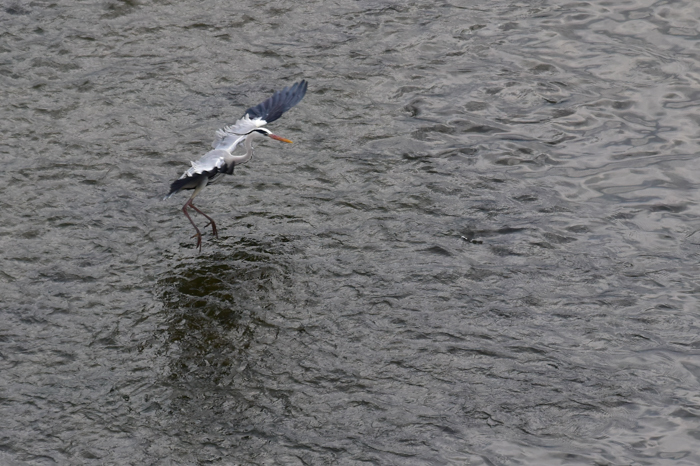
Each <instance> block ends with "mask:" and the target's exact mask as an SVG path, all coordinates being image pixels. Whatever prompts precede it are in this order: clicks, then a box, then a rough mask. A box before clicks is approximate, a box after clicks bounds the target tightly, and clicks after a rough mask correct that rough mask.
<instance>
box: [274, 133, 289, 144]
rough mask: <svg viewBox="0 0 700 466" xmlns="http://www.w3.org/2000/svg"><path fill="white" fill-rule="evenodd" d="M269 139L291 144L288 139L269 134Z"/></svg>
mask: <svg viewBox="0 0 700 466" xmlns="http://www.w3.org/2000/svg"><path fill="white" fill-rule="evenodd" d="M270 137H271V138H272V139H277V140H278V141H282V142H288V143H290V144H291V143H292V141H290V140H289V139H285V138H283V137H280V136H277V135H276V134H270Z"/></svg>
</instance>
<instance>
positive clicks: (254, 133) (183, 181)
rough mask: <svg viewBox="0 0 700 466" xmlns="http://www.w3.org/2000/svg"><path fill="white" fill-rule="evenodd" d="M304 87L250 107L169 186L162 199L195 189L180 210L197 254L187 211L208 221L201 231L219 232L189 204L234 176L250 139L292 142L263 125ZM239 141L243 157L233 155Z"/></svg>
mask: <svg viewBox="0 0 700 466" xmlns="http://www.w3.org/2000/svg"><path fill="white" fill-rule="evenodd" d="M306 88H307V82H306V80H303V79H302V80H301V81H299V82H298V83H294V84H293V85H291V86H289V87H285V88H284V89H282V90H281V91H277V92H275V93H274V94H273V95H272V97H270V98H269V99H267V100H265V101H264V102H262V103H260V104H258V105H256V106H255V107H250V108H249V109H248V110H246V112H245V115H243V118H241V119H239V120H238V121H236V123H234V124H233V125H231V126H225V127H224V128H223V129H220V130H218V131H217V132H216V139H215V140H214V142H213V143H212V147H213V148H214V150H212V151H209V152H207V153H206V154H205V155H204V156H203V157H202V158H201V159H199V160H198V161H196V162H191V163H192V166H191V167H190V168H189V169H188V170H187V171H186V172H185V173H184V174H183V175H182V176H181V177H180V178H178V179H177V180H175V181H173V183H172V184H171V185H170V192H169V193H168V194H167V195H166V196H165V198H164V199H167V198H169V197H170V196H172V195H173V194H175V193H178V192H180V191H182V190H185V189H193V190H194V192H193V193H192V195H191V196H190V198H189V199H188V200H187V202H185V205H184V206H182V211H183V212H184V213H185V216H186V217H187V219H188V220H189V221H190V223H191V224H192V226H193V227H194V229H195V232H196V233H195V234H194V235H193V236H192V238H195V237H196V238H197V246H195V247H198V248H199V250H200V251H201V250H202V233H201V232H200V231H199V228H197V225H196V224H195V223H194V221H193V220H192V217H190V214H189V213H187V208H188V207H191V208H192V209H193V210H194V211H195V212H199V213H200V214H202V215H203V216H204V217H205V218H206V219H207V220H209V223H207V224H206V225H204V228H206V227H207V226H209V225H211V230H212V234H213V235H214V236H218V233H217V231H216V223H215V222H214V219H213V218H211V217H210V216H208V215H207V214H205V213H204V212H202V211H201V210H199V209H198V208H197V207H195V206H194V204H193V203H192V201H193V200H194V197H195V196H196V195H197V194H199V193H200V192H201V191H202V189H204V187H206V186H208V185H210V184H212V183H215V182H217V181H219V180H220V179H221V177H222V176H223V175H233V169H234V167H235V166H236V165H240V164H243V163H246V162H247V161H249V160H250V159H251V157H252V156H253V140H255V139H262V138H270V139H275V140H277V141H282V142H288V143H291V142H292V141H290V140H289V139H285V138H283V137H280V136H277V135H276V134H272V132H271V131H270V130H268V129H267V128H263V126H265V125H267V124H268V123H272V122H273V121H275V120H277V119H278V118H279V117H281V116H282V114H283V113H284V112H286V111H287V110H289V109H290V108H292V107H294V106H295V105H296V104H298V103H299V102H300V101H301V99H302V98H303V97H304V95H305V94H306ZM241 142H243V143H244V146H245V154H243V155H233V151H234V150H235V149H236V147H237V146H238V145H239V144H240V143H241Z"/></svg>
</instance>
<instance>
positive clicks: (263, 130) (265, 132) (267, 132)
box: [251, 128, 292, 144]
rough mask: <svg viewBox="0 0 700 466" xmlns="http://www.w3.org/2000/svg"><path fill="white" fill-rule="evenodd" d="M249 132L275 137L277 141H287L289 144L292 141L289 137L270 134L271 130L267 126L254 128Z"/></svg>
mask: <svg viewBox="0 0 700 466" xmlns="http://www.w3.org/2000/svg"><path fill="white" fill-rule="evenodd" d="M251 133H258V134H260V135H262V136H267V137H268V138H271V139H276V140H277V141H282V142H288V143H290V144H291V143H292V141H290V140H289V139H286V138H283V137H281V136H277V135H276V134H272V132H271V131H270V130H269V129H267V128H256V129H254V130H253V131H251Z"/></svg>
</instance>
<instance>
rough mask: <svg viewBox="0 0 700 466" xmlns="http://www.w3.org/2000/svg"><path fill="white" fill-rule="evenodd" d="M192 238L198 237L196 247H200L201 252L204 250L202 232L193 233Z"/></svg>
mask: <svg viewBox="0 0 700 466" xmlns="http://www.w3.org/2000/svg"><path fill="white" fill-rule="evenodd" d="M191 238H197V245H196V246H195V248H199V252H202V234H201V233H200V232H199V231H198V232H197V233H195V234H194V235H192V236H191Z"/></svg>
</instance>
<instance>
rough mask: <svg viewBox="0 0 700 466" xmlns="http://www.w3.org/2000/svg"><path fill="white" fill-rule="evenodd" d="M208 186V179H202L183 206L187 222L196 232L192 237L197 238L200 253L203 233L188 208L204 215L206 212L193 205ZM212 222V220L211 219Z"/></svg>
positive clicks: (204, 177)
mask: <svg viewBox="0 0 700 466" xmlns="http://www.w3.org/2000/svg"><path fill="white" fill-rule="evenodd" d="M206 185H207V177H206V176H202V177H201V179H200V180H199V183H198V184H197V187H196V188H194V192H193V193H192V195H191V196H190V198H189V199H188V200H187V202H185V205H184V206H182V211H183V212H184V214H185V217H187V220H189V221H190V223H191V224H192V226H193V227H194V231H196V233H195V234H194V235H192V238H197V245H196V246H195V247H196V248H199V252H202V232H201V231H199V228H197V225H196V224H195V223H194V220H192V217H190V214H188V213H187V207H188V206H189V207H192V208H193V209H194V210H195V211H197V212H199V213H200V214H202V215H204V212H202V211H201V210H199V209H198V208H196V207H195V206H194V204H192V201H194V197H195V196H196V195H197V194H199V192H200V191H201V190H202V189H203V188H204V187H205V186H206ZM204 216H205V217H207V218H209V217H208V216H206V215H204ZM209 220H211V219H209Z"/></svg>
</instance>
